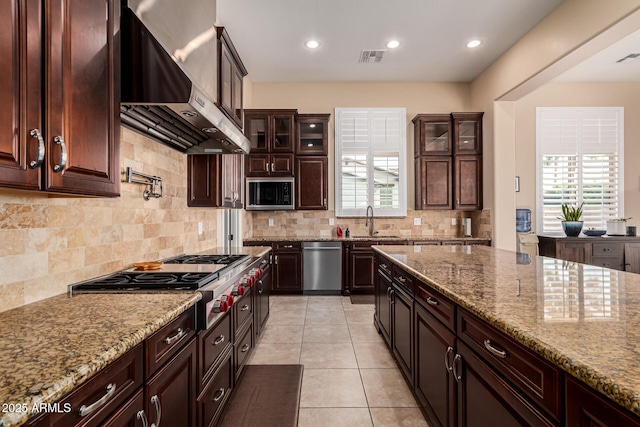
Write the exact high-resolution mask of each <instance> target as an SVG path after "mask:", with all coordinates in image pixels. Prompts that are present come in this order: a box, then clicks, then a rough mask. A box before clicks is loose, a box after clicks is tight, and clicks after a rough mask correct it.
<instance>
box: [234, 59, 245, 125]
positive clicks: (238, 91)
mask: <svg viewBox="0 0 640 427" xmlns="http://www.w3.org/2000/svg"><path fill="white" fill-rule="evenodd" d="M243 81H244V76H243V75H242V72H240V70H239V69H238V67H234V70H233V86H232V93H233V104H232V105H233V115H232V117H233V120H234V121H235V122H236V123H237V124H238V126H242V119H243V114H242V112H243V111H244V110H243V107H242V93H243V90H244V89H243V87H244V85H243Z"/></svg>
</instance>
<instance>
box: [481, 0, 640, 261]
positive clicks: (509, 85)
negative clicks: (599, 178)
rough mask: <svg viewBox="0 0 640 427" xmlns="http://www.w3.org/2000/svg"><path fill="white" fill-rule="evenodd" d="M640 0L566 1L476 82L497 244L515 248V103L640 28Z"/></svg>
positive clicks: (488, 202) (486, 187) (488, 198)
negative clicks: (481, 114) (483, 113)
mask: <svg viewBox="0 0 640 427" xmlns="http://www.w3.org/2000/svg"><path fill="white" fill-rule="evenodd" d="M639 22H640V0H616V1H606V2H605V1H601V0H565V1H564V2H563V3H562V4H561V5H560V6H559V7H558V8H557V9H556V10H554V11H553V12H552V13H550V14H549V15H548V16H547V17H546V18H545V19H544V20H543V21H542V22H541V23H540V24H539V25H537V26H536V27H535V28H534V29H533V30H532V31H530V32H529V33H527V34H526V35H525V36H524V37H523V38H522V39H520V40H519V41H518V42H517V43H516V44H515V45H514V46H513V47H512V48H511V49H509V51H507V52H506V53H505V54H504V55H502V56H501V57H500V58H499V59H498V60H497V61H496V62H495V63H493V64H492V65H491V66H490V67H489V68H488V69H487V70H485V71H484V72H483V73H482V74H481V75H480V76H478V77H477V78H476V79H475V80H474V81H473V82H472V83H471V88H470V89H471V99H470V100H471V105H470V108H471V109H475V110H479V111H484V112H485V117H484V141H485V145H484V168H485V170H486V171H491V172H492V173H491V172H489V173H487V174H485V180H484V195H485V199H484V203H485V208H490V209H491V210H492V220H493V244H494V246H496V247H499V248H503V249H514V248H515V242H516V234H515V208H516V197H515V190H514V179H515V175H516V170H515V137H516V135H515V123H514V121H515V115H514V105H513V104H511V101H516V100H518V99H519V98H521V97H522V96H525V95H526V94H528V93H529V92H531V91H533V90H535V89H537V88H538V87H540V86H542V85H543V84H545V83H547V82H548V81H550V80H551V79H552V78H554V77H556V76H557V75H559V74H561V73H562V72H563V71H565V70H567V69H569V68H570V67H572V66H574V65H577V64H578V63H579V62H580V61H581V60H583V59H585V58H586V57H588V56H589V55H590V54H593V53H595V52H597V51H598V50H599V49H602V48H603V47H605V46H606V45H609V44H611V43H613V42H615V41H616V40H617V39H619V38H621V37H624V36H625V35H627V34H630V33H631V32H633V31H635V30H637V29H638V28H640V24H639Z"/></svg>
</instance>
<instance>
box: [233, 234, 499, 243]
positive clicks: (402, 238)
mask: <svg viewBox="0 0 640 427" xmlns="http://www.w3.org/2000/svg"><path fill="white" fill-rule="evenodd" d="M363 240H366V241H369V240H372V241H378V240H380V241H385V242H386V241H398V242H405V241H432V240H441V241H449V240H451V241H460V240H465V241H476V240H477V241H487V240H491V239H484V238H480V237H444V236H430V237H425V236H384V235H382V236H381V235H379V234H377V235H376V236H375V237H369V236H355V237H354V236H351V237H297V236H262V237H251V238H248V239H244V241H245V242H252V243H254V242H358V241H363Z"/></svg>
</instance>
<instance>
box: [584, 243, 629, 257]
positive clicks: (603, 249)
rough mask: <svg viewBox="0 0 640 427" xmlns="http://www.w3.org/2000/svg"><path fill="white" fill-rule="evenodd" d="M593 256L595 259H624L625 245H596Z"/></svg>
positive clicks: (592, 252)
mask: <svg viewBox="0 0 640 427" xmlns="http://www.w3.org/2000/svg"><path fill="white" fill-rule="evenodd" d="M591 255H592V256H593V257H594V258H595V257H601V256H607V257H623V256H624V244H623V243H610V242H607V243H594V244H593V249H592V250H591Z"/></svg>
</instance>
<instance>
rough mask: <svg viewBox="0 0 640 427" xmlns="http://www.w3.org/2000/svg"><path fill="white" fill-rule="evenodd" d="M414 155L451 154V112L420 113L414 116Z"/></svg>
mask: <svg viewBox="0 0 640 427" xmlns="http://www.w3.org/2000/svg"><path fill="white" fill-rule="evenodd" d="M413 125H414V141H415V147H414V156H415V157H418V156H434V155H445V156H446V155H450V154H451V138H452V132H451V116H450V115H449V114H418V115H417V116H415V117H414V118H413Z"/></svg>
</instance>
